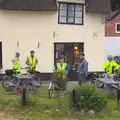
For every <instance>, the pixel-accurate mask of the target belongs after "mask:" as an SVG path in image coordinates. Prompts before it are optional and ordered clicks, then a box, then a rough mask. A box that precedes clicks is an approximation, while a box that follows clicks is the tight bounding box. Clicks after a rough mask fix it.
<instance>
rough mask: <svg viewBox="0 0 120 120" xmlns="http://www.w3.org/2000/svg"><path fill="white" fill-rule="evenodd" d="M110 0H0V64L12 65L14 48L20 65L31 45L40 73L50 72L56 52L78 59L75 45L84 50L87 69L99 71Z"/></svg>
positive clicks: (102, 57) (56, 55) (69, 59)
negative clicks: (18, 53) (19, 54)
mask: <svg viewBox="0 0 120 120" xmlns="http://www.w3.org/2000/svg"><path fill="white" fill-rule="evenodd" d="M110 12H111V9H110V2H109V0H0V66H1V69H9V68H11V64H12V63H11V59H12V58H13V57H14V55H15V52H20V53H21V63H22V66H24V65H25V60H26V57H27V56H28V55H29V51H30V50H31V49H34V50H35V51H36V56H37V57H38V60H39V64H38V68H39V69H40V71H41V73H49V74H51V73H52V70H53V67H54V63H55V62H56V59H57V58H58V57H59V55H61V54H64V55H65V56H66V57H67V61H68V63H69V64H74V63H75V62H76V61H77V57H76V54H75V52H74V47H75V46H78V48H79V52H81V51H82V52H83V51H84V52H85V54H86V58H87V60H88V62H89V71H102V68H101V65H102V63H103V62H104V29H103V28H104V22H103V21H104V15H105V14H108V13H110Z"/></svg>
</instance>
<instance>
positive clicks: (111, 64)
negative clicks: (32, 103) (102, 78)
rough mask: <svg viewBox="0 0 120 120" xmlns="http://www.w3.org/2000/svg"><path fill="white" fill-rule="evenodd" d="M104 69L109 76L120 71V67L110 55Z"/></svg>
mask: <svg viewBox="0 0 120 120" xmlns="http://www.w3.org/2000/svg"><path fill="white" fill-rule="evenodd" d="M103 68H104V70H105V72H107V73H108V74H113V73H114V72H115V71H118V70H119V68H120V67H119V65H118V64H117V63H116V62H115V61H114V60H113V58H112V56H111V55H109V56H108V57H107V60H106V61H105V62H104V64H103Z"/></svg>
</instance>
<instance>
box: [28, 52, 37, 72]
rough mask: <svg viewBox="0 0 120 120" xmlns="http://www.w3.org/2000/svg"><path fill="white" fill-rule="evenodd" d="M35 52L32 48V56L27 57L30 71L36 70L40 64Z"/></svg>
mask: <svg viewBox="0 0 120 120" xmlns="http://www.w3.org/2000/svg"><path fill="white" fill-rule="evenodd" d="M34 54H35V51H34V50H31V51H30V56H28V57H27V60H26V64H27V66H28V71H34V70H35V68H36V65H37V64H38V60H37V58H36V56H35V55H34Z"/></svg>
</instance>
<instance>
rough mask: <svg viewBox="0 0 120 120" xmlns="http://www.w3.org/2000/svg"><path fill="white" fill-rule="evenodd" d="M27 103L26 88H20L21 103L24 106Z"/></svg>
mask: <svg viewBox="0 0 120 120" xmlns="http://www.w3.org/2000/svg"><path fill="white" fill-rule="evenodd" d="M26 104H27V100H26V88H23V90H22V105H23V106H25V105H26Z"/></svg>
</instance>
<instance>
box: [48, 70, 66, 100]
mask: <svg viewBox="0 0 120 120" xmlns="http://www.w3.org/2000/svg"><path fill="white" fill-rule="evenodd" d="M64 72H65V71H59V72H56V71H55V77H56V78H57V76H59V78H57V80H52V81H51V82H50V84H49V87H48V97H49V99H51V98H54V97H56V96H55V95H56V94H57V96H58V97H59V98H63V97H64V92H65V91H66V80H64V79H63V75H64Z"/></svg>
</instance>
